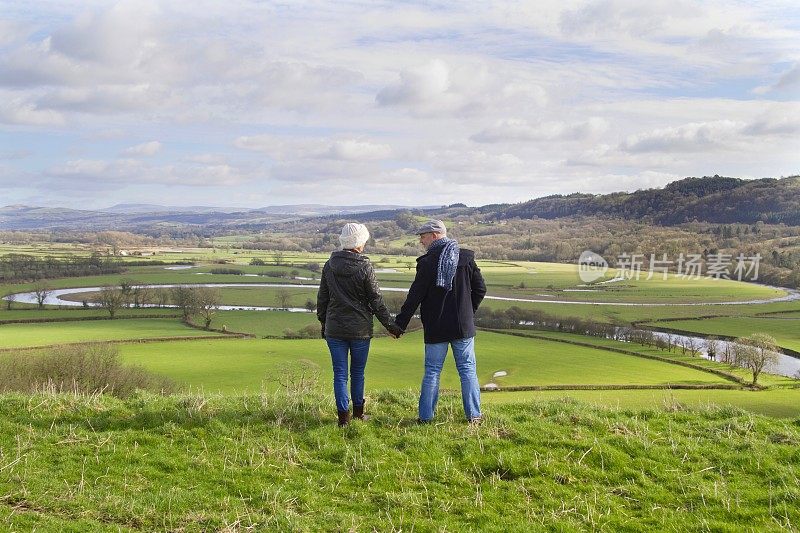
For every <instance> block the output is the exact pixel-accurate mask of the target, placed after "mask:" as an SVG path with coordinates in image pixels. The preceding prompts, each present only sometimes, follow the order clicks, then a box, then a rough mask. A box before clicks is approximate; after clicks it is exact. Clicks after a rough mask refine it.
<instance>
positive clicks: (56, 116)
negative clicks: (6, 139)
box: [0, 98, 66, 126]
mask: <svg viewBox="0 0 800 533" xmlns="http://www.w3.org/2000/svg"><path fill="white" fill-rule="evenodd" d="M65 122H66V120H65V119H64V116H63V115H62V114H61V113H59V112H57V111H53V110H52V109H40V108H39V107H38V106H37V105H36V104H34V103H32V102H27V101H25V100H23V99H22V98H11V99H9V100H5V101H0V123H3V124H19V125H26V126H63V125H64V124H65Z"/></svg>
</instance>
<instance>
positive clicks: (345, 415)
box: [339, 411, 350, 427]
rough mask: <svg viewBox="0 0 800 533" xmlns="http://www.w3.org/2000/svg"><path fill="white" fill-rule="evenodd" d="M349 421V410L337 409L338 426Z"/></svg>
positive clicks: (344, 424)
mask: <svg viewBox="0 0 800 533" xmlns="http://www.w3.org/2000/svg"><path fill="white" fill-rule="evenodd" d="M349 423H350V411H339V427H344V426H346V425H347V424H349Z"/></svg>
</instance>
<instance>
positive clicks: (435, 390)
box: [419, 337, 481, 422]
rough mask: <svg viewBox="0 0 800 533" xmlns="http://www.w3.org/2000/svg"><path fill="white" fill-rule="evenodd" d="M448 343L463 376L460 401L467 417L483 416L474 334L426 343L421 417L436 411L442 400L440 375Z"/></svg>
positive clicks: (459, 373)
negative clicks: (451, 339)
mask: <svg viewBox="0 0 800 533" xmlns="http://www.w3.org/2000/svg"><path fill="white" fill-rule="evenodd" d="M448 346H452V347H453V358H454V359H455V360H456V369H457V370H458V375H459V377H460V378H461V402H462V404H463V405H464V414H465V415H466V416H467V420H472V419H473V418H480V416H481V390H480V385H479V384H478V373H477V370H476V367H475V337H469V338H467V339H458V340H454V341H450V342H440V343H436V344H425V374H424V375H423V377H422V389H421V390H420V395H419V419H420V420H421V421H423V422H427V421H429V420H431V419H432V418H433V415H434V414H435V413H436V403H437V402H438V401H439V375H440V374H441V373H442V367H443V366H444V360H445V357H447V348H448Z"/></svg>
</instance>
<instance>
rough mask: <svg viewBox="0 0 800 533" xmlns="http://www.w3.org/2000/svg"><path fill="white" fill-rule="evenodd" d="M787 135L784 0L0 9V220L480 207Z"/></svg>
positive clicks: (797, 24)
mask: <svg viewBox="0 0 800 533" xmlns="http://www.w3.org/2000/svg"><path fill="white" fill-rule="evenodd" d="M798 139H800V4H799V3H798V2H797V1H796V0H786V1H775V2H766V1H765V2H749V1H747V2H744V1H743V2H737V1H725V2H714V1H709V2H687V1H683V0H649V1H647V2H640V1H634V0H631V1H624V0H599V1H589V2H583V1H571V0H557V1H548V0H541V1H538V0H537V1H528V2H524V1H523V2H495V1H490V0H486V1H482V2H456V1H448V2H436V1H427V2H419V3H414V2H397V1H392V2H386V3H382V2H379V1H376V2H368V3H361V2H347V1H337V2H286V3H280V2H268V1H244V0H227V1H225V2H219V1H205V0H192V1H191V2H188V1H186V2H181V1H174V0H173V1H150V0H133V1H123V2H110V1H104V2H100V1H95V0H80V1H67V0H65V1H48V0H37V1H36V2H20V1H6V0H0V205H8V204H17V203H21V204H27V205H48V206H55V205H62V206H68V207H75V208H100V207H107V206H110V205H113V204H116V203H134V202H135V203H140V202H146V203H158V204H162V205H216V206H240V207H259V206H265V205H278V204H294V203H325V204H337V205H338V204H342V205H354V204H363V203H377V204H404V205H431V204H443V203H453V202H465V203H467V204H469V205H483V204H487V203H493V202H519V201H524V200H527V199H530V198H534V197H538V196H543V195H547V194H553V193H570V192H576V191H580V192H610V191H616V190H635V189H640V188H648V187H656V186H661V185H663V184H665V183H668V182H669V181H672V180H674V179H676V178H681V177H686V176H703V175H713V174H721V175H728V176H737V177H745V178H758V177H780V176H782V175H793V174H797V173H800V141H798Z"/></svg>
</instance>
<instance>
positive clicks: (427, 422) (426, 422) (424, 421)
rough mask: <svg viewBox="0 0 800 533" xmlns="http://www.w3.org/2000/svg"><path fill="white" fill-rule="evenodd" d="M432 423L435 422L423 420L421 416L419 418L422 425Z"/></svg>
mask: <svg viewBox="0 0 800 533" xmlns="http://www.w3.org/2000/svg"><path fill="white" fill-rule="evenodd" d="M432 423H433V420H423V419H421V418H417V424H419V425H420V426H424V425H426V424H432Z"/></svg>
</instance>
